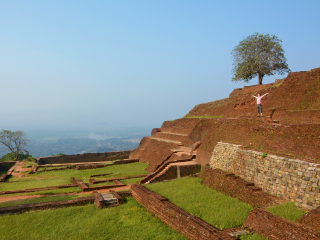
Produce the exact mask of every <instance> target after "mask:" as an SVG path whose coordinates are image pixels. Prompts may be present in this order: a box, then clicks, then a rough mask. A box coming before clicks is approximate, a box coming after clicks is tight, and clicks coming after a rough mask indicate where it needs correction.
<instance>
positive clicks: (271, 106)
mask: <svg viewBox="0 0 320 240" xmlns="http://www.w3.org/2000/svg"><path fill="white" fill-rule="evenodd" d="M257 93H260V94H264V93H269V95H267V96H266V97H264V98H263V100H262V105H263V113H264V117H257V116H256V115H257V113H256V103H255V98H253V97H252V95H257ZM159 141H160V142H159ZM161 141H165V143H163V142H161ZM198 141H200V145H199V146H197V147H198V148H197V154H196V159H195V160H196V161H197V162H198V163H201V164H202V165H206V164H208V163H209V161H210V157H211V156H212V151H213V149H214V147H215V146H216V144H217V143H218V142H219V141H222V142H228V143H234V144H239V145H242V146H243V147H245V148H247V149H254V150H257V151H260V152H267V153H272V154H276V155H280V156H287V157H290V158H297V159H305V160H307V161H309V162H317V163H320V151H319V147H320V68H317V69H312V70H311V71H304V72H294V73H290V74H288V76H287V77H286V78H285V79H282V80H280V81H277V82H276V83H271V84H266V85H260V86H259V85H257V86H251V87H244V88H243V89H235V90H234V91H233V92H232V93H231V94H230V96H229V98H226V99H222V100H218V101H214V102H209V103H203V104H199V105H197V106H195V107H194V108H193V109H192V110H191V111H190V112H189V113H188V114H187V115H186V116H185V117H184V118H181V119H177V120H174V121H166V122H164V123H163V124H162V126H161V128H159V129H158V128H157V129H154V130H153V131H152V134H151V137H150V138H148V139H144V140H143V141H141V142H140V145H139V147H138V148H137V149H136V150H135V151H134V152H133V153H132V154H131V157H132V158H140V159H141V161H143V162H144V163H148V164H149V166H152V167H150V168H149V169H148V170H149V171H152V170H154V169H155V168H156V166H157V165H159V164H161V163H162V162H163V161H165V160H167V159H170V156H171V153H170V150H172V149H173V148H177V146H185V147H190V146H191V145H192V144H194V143H196V142H198ZM160 143H161V144H160Z"/></svg>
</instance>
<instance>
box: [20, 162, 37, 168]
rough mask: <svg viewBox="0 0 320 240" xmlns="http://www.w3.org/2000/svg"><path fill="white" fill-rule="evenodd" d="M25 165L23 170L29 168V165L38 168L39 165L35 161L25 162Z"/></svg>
mask: <svg viewBox="0 0 320 240" xmlns="http://www.w3.org/2000/svg"><path fill="white" fill-rule="evenodd" d="M23 162H24V164H23V165H22V168H27V167H28V166H29V165H33V166H36V165H37V164H36V163H35V162H34V161H23Z"/></svg>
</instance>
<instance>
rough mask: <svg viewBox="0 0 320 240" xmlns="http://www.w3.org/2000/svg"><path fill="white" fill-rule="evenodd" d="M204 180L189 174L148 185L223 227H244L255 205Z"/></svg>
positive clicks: (183, 207) (173, 201)
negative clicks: (222, 191)
mask: <svg viewBox="0 0 320 240" xmlns="http://www.w3.org/2000/svg"><path fill="white" fill-rule="evenodd" d="M201 181H202V180H201V179H199V178H194V177H186V178H182V179H178V180H173V181H168V182H162V183H154V184H148V185H145V186H146V187H147V188H149V189H150V190H152V191H155V192H157V193H159V194H160V195H162V196H164V197H166V198H168V200H169V201H170V202H172V203H173V204H175V205H177V206H179V207H180V208H182V209H184V210H185V211H187V212H189V213H192V214H193V215H194V216H197V217H199V218H201V219H203V220H204V221H206V222H208V223H210V224H212V225H213V226H215V227H217V228H219V229H221V230H222V229H227V228H232V227H237V226H241V225H242V224H243V222H244V221H245V219H246V217H247V215H248V214H249V212H250V211H251V210H252V209H253V208H252V207H251V206H250V205H249V204H246V203H243V202H240V201H239V200H237V199H235V198H232V197H230V196H227V195H224V194H223V193H221V192H218V191H215V190H213V189H210V188H209V187H207V186H204V185H202V184H201Z"/></svg>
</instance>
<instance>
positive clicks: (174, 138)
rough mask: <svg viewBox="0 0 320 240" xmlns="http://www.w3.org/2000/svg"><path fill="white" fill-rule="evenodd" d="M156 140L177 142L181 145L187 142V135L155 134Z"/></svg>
mask: <svg viewBox="0 0 320 240" xmlns="http://www.w3.org/2000/svg"><path fill="white" fill-rule="evenodd" d="M155 137H156V138H161V139H166V140H171V141H177V142H181V143H185V142H187V141H188V135H187V134H181V133H170V132H162V131H161V132H157V133H156V136H155Z"/></svg>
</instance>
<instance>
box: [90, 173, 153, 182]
mask: <svg viewBox="0 0 320 240" xmlns="http://www.w3.org/2000/svg"><path fill="white" fill-rule="evenodd" d="M145 176H147V174H142V175H136V176H128V177H117V178H109V179H105V180H95V179H94V178H90V179H89V184H97V183H103V182H113V181H114V180H125V179H132V178H141V177H145ZM91 177H92V176H91Z"/></svg>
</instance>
